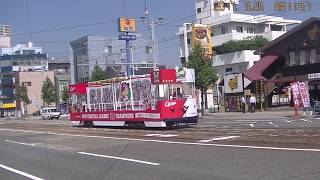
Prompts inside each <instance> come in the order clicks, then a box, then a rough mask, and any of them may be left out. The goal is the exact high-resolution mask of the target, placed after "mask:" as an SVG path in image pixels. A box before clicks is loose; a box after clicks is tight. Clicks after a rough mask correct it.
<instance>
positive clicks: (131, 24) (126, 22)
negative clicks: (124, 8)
mask: <svg viewBox="0 0 320 180" xmlns="http://www.w3.org/2000/svg"><path fill="white" fill-rule="evenodd" d="M118 25H119V32H132V33H133V32H136V20H135V19H126V18H124V17H121V18H119V22H118Z"/></svg>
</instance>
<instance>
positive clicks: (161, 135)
mask: <svg viewBox="0 0 320 180" xmlns="http://www.w3.org/2000/svg"><path fill="white" fill-rule="evenodd" d="M144 136H147V137H175V136H178V135H175V134H146V135H144Z"/></svg>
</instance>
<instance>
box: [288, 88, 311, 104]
mask: <svg viewBox="0 0 320 180" xmlns="http://www.w3.org/2000/svg"><path fill="white" fill-rule="evenodd" d="M290 85H291V89H292V99H293V103H294V107H310V95H309V88H308V82H293V83H290Z"/></svg>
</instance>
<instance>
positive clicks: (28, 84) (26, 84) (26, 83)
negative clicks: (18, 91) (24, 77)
mask: <svg viewBox="0 0 320 180" xmlns="http://www.w3.org/2000/svg"><path fill="white" fill-rule="evenodd" d="M22 84H23V85H24V86H31V82H22Z"/></svg>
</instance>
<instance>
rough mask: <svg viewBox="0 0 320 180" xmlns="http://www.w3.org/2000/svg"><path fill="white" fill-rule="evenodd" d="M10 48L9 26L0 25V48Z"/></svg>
mask: <svg viewBox="0 0 320 180" xmlns="http://www.w3.org/2000/svg"><path fill="white" fill-rule="evenodd" d="M9 47H11V26H9V25H2V24H0V48H9Z"/></svg>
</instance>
